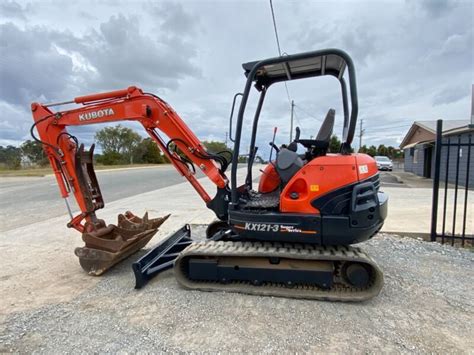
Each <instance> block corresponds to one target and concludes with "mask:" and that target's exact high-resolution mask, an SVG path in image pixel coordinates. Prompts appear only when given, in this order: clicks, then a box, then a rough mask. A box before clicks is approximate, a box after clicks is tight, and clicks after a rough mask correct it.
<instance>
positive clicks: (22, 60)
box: [0, 22, 76, 106]
mask: <svg viewBox="0 0 474 355" xmlns="http://www.w3.org/2000/svg"><path fill="white" fill-rule="evenodd" d="M75 39H76V38H75V37H74V36H73V35H71V34H69V33H65V32H57V31H51V30H48V29H46V28H44V27H39V26H35V27H33V28H31V29H29V30H22V29H20V28H19V27H18V26H16V25H15V24H13V23H11V22H9V23H4V24H0V48H1V52H2V56H1V59H0V61H1V65H0V80H1V85H0V100H2V101H5V102H7V103H10V104H15V105H22V106H28V105H29V103H30V102H31V101H34V100H51V99H53V98H57V97H59V96H61V95H64V94H65V92H66V88H67V87H68V86H69V85H70V83H71V82H72V81H73V75H74V73H73V70H72V61H71V58H70V57H68V56H66V55H64V54H61V53H60V52H59V51H58V50H57V48H56V47H55V46H54V43H55V42H57V43H58V42H60V41H68V42H71V43H72V42H74V40H75Z"/></svg>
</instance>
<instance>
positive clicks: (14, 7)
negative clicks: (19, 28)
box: [0, 0, 28, 20]
mask: <svg viewBox="0 0 474 355" xmlns="http://www.w3.org/2000/svg"><path fill="white" fill-rule="evenodd" d="M27 12H28V9H27V8H26V7H25V8H24V7H22V6H21V5H20V4H18V3H17V2H16V1H10V0H6V1H2V2H1V3H0V17H5V18H10V19H20V20H26V14H27Z"/></svg>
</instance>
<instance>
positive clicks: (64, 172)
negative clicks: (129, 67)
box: [31, 86, 228, 275]
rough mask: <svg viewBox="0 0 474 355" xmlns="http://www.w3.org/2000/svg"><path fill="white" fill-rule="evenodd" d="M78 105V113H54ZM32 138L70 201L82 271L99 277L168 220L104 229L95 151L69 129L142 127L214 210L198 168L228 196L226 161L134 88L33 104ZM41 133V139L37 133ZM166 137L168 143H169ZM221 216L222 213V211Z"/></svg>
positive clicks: (131, 218) (125, 220)
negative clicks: (115, 124) (72, 201)
mask: <svg viewBox="0 0 474 355" xmlns="http://www.w3.org/2000/svg"><path fill="white" fill-rule="evenodd" d="M63 104H78V105H81V106H80V107H77V108H74V109H70V110H65V111H52V109H51V107H53V106H57V105H63ZM31 110H32V112H33V117H34V121H35V123H34V125H33V127H32V129H31V133H32V136H33V138H35V139H36V140H38V141H39V142H41V143H42V144H43V147H44V149H45V151H46V154H47V156H48V159H49V161H50V164H51V167H52V168H53V171H54V174H55V177H56V180H57V182H58V185H59V189H60V193H61V196H62V197H63V198H64V199H65V200H66V204H67V206H68V210H69V213H70V216H71V221H70V222H69V223H68V227H72V228H75V229H76V230H78V231H79V232H81V233H82V238H83V240H84V242H85V244H86V245H85V247H83V248H78V249H76V255H77V256H78V257H79V259H80V263H81V265H82V267H83V268H84V269H85V270H86V271H87V272H89V273H90V274H93V275H100V274H102V273H103V272H105V271H106V270H107V269H108V268H110V267H111V266H112V265H114V264H115V263H117V262H119V261H120V260H122V259H123V258H125V257H127V256H128V255H130V254H132V253H134V252H135V251H137V250H138V249H140V248H142V247H143V246H144V245H146V243H147V242H148V241H149V240H150V239H151V238H152V237H153V235H154V234H155V233H156V231H157V228H158V227H159V226H160V225H161V224H162V223H163V222H164V221H165V220H166V218H168V216H165V217H163V218H157V219H149V218H148V216H147V215H145V216H144V217H143V218H139V217H137V216H135V215H134V214H133V213H131V212H126V213H125V214H123V215H119V218H118V224H117V225H108V226H107V225H106V224H105V222H104V221H103V220H100V219H98V218H97V216H96V214H95V212H96V211H97V210H98V209H101V208H103V207H104V200H103V198H102V194H101V191H100V187H99V184H98V181H97V178H96V176H95V172H94V168H93V153H94V146H92V147H91V149H90V150H89V151H87V150H85V148H84V145H82V144H79V142H78V140H77V138H76V137H74V136H72V135H71V134H70V133H69V132H68V131H67V127H68V126H83V125H91V124H99V123H110V122H119V121H136V122H139V123H140V124H141V125H142V126H143V127H144V129H145V131H146V132H147V134H148V135H149V136H150V137H151V139H152V140H153V141H154V142H155V143H156V144H157V145H158V146H159V148H160V149H161V151H162V152H163V153H164V154H165V156H166V157H167V158H168V159H169V161H170V162H171V163H172V164H173V165H174V167H175V168H176V169H177V170H178V172H179V173H180V174H181V175H182V176H184V177H185V178H186V179H187V180H188V181H189V182H190V183H191V185H192V186H193V187H194V188H195V190H196V191H197V192H198V194H199V195H200V196H201V198H202V199H203V200H204V201H205V202H206V203H208V204H212V198H211V197H210V195H209V194H208V192H207V191H206V190H205V189H204V188H203V186H202V185H201V184H200V183H199V181H198V180H197V179H196V177H195V170H193V169H195V168H194V165H196V166H197V167H198V168H199V169H200V170H201V171H202V172H203V173H204V174H205V175H207V177H209V179H210V180H211V181H212V182H213V183H214V184H215V185H216V187H217V188H218V189H219V190H221V191H225V190H226V187H227V185H228V179H227V177H226V176H225V174H224V171H225V168H226V167H227V165H228V161H227V160H226V159H225V158H224V157H223V156H219V155H214V154H211V153H208V152H207V151H206V149H205V147H204V146H203V145H202V144H201V142H200V141H199V139H198V138H197V137H196V136H195V135H194V133H193V132H192V131H191V130H190V129H189V128H188V126H187V125H186V124H185V123H184V122H183V120H182V119H181V118H180V117H179V116H178V114H177V113H176V112H175V111H174V110H173V109H172V108H171V106H169V105H168V104H167V103H166V102H165V101H163V100H162V99H160V98H159V97H157V96H155V95H153V94H147V93H144V92H143V91H142V90H141V89H139V88H137V87H134V86H131V87H129V88H127V89H124V90H117V91H111V92H106V93H100V94H93V95H87V96H80V97H76V98H75V99H74V100H72V101H67V102H62V103H59V104H49V105H42V104H39V103H33V104H32V105H31ZM34 128H36V129H37V130H38V133H39V138H37V137H36V136H35V135H34V133H33V130H34ZM163 135H164V136H167V137H169V140H168V141H167V142H165V140H164V138H163ZM70 195H73V196H74V198H75V199H76V201H77V204H78V206H79V209H80V213H79V214H78V215H76V216H73V215H72V213H71V209H70V207H69V203H68V200H67V199H68V197H69V196H70ZM220 210H221V211H222V210H223V208H220Z"/></svg>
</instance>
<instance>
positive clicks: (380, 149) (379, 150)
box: [377, 144, 389, 156]
mask: <svg viewBox="0 0 474 355" xmlns="http://www.w3.org/2000/svg"><path fill="white" fill-rule="evenodd" d="M377 155H385V156H389V154H388V149H387V147H386V146H385V145H383V144H380V145H379V147H378V148H377Z"/></svg>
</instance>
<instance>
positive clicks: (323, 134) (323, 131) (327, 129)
mask: <svg viewBox="0 0 474 355" xmlns="http://www.w3.org/2000/svg"><path fill="white" fill-rule="evenodd" d="M335 118H336V110H334V109H333V108H330V109H329V111H328V113H327V114H326V118H324V121H323V124H322V125H321V127H320V128H319V132H318V135H317V136H316V140H317V141H320V142H327V144H328V145H329V141H330V140H331V136H332V131H333V130H334V120H335Z"/></svg>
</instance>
